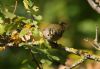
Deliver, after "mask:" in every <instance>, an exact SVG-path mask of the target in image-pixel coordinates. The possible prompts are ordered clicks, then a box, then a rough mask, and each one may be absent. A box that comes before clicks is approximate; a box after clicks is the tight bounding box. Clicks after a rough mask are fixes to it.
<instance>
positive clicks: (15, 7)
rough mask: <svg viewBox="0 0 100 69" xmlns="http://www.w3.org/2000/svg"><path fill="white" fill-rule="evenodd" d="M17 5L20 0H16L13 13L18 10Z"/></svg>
mask: <svg viewBox="0 0 100 69" xmlns="http://www.w3.org/2000/svg"><path fill="white" fill-rule="evenodd" d="M17 5H18V0H16V2H15V6H14V10H13V14H14V13H15V12H16V9H17Z"/></svg>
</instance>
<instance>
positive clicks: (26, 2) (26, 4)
mask: <svg viewBox="0 0 100 69" xmlns="http://www.w3.org/2000/svg"><path fill="white" fill-rule="evenodd" d="M23 3H24V6H25V9H27V10H29V2H28V0H23Z"/></svg>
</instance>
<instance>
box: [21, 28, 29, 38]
mask: <svg viewBox="0 0 100 69" xmlns="http://www.w3.org/2000/svg"><path fill="white" fill-rule="evenodd" d="M28 31H29V29H27V28H23V29H22V30H21V32H20V33H19V37H23V36H24V35H26V34H27V32H28Z"/></svg>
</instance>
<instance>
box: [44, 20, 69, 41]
mask: <svg viewBox="0 0 100 69" xmlns="http://www.w3.org/2000/svg"><path fill="white" fill-rule="evenodd" d="M67 26H68V23H66V22H63V21H61V22H60V23H59V24H50V25H48V26H47V27H46V28H44V29H43V31H42V32H43V36H44V38H45V39H47V40H48V41H51V42H56V41H57V40H59V39H60V38H61V37H62V34H63V33H64V31H65V28H66V27H67Z"/></svg>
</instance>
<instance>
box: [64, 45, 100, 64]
mask: <svg viewBox="0 0 100 69" xmlns="http://www.w3.org/2000/svg"><path fill="white" fill-rule="evenodd" d="M65 50H66V51H67V52H71V53H73V54H76V55H79V56H84V57H85V58H86V59H92V60H95V61H98V62H100V56H97V55H94V54H90V53H88V52H86V51H83V50H77V49H74V48H68V47H66V48H65Z"/></svg>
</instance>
